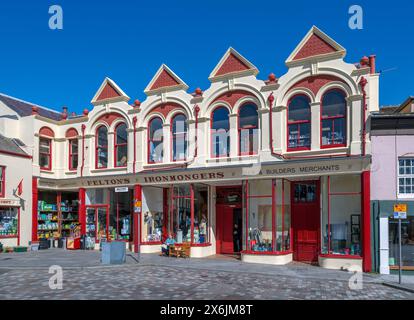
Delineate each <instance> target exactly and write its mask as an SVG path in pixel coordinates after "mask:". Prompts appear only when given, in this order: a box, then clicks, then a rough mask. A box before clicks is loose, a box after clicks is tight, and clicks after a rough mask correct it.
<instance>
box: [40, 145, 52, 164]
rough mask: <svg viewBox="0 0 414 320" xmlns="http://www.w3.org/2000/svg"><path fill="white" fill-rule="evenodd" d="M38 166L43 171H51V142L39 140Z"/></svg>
mask: <svg viewBox="0 0 414 320" xmlns="http://www.w3.org/2000/svg"><path fill="white" fill-rule="evenodd" d="M39 166H40V169H43V170H51V169H52V140H51V139H47V138H40V139H39Z"/></svg>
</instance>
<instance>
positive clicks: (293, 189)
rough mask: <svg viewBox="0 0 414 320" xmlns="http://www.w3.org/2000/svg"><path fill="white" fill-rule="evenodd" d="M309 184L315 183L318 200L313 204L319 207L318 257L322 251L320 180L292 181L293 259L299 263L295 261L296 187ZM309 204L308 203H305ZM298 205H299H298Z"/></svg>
mask: <svg viewBox="0 0 414 320" xmlns="http://www.w3.org/2000/svg"><path fill="white" fill-rule="evenodd" d="M301 183H302V184H307V183H308V184H309V183H315V184H316V200H315V202H312V204H314V203H316V204H317V205H318V219H317V221H318V228H317V237H316V241H317V245H316V250H317V255H319V253H320V251H321V219H320V217H321V214H320V212H321V202H320V200H321V195H320V193H321V181H320V179H319V180H307V181H291V189H290V203H291V230H292V233H291V239H292V240H291V249H292V252H293V257H294V260H295V261H297V260H296V259H295V250H296V238H295V223H294V220H295V210H294V207H295V201H294V197H295V185H296V184H301ZM305 204H307V203H305ZM296 205H297V204H296Z"/></svg>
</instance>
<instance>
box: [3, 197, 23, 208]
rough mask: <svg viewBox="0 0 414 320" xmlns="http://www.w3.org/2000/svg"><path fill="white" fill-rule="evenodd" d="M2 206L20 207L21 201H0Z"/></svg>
mask: <svg viewBox="0 0 414 320" xmlns="http://www.w3.org/2000/svg"><path fill="white" fill-rule="evenodd" d="M0 206H3V207H5V206H7V207H20V201H19V200H15V199H0Z"/></svg>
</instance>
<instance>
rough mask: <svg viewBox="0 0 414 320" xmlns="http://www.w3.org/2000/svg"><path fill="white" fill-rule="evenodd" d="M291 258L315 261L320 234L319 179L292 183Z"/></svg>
mask: <svg viewBox="0 0 414 320" xmlns="http://www.w3.org/2000/svg"><path fill="white" fill-rule="evenodd" d="M291 195H292V199H291V201H292V229H293V230H292V231H293V259H294V260H295V261H301V262H307V263H317V261H318V252H319V235H320V221H319V220H320V218H319V217H320V204H319V181H310V182H309V181H306V182H295V183H292V192H291Z"/></svg>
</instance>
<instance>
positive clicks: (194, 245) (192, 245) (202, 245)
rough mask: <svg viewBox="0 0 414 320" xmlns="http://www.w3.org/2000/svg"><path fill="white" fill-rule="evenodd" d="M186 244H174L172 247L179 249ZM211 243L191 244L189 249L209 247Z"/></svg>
mask: <svg viewBox="0 0 414 320" xmlns="http://www.w3.org/2000/svg"><path fill="white" fill-rule="evenodd" d="M184 244H187V243H175V244H174V245H175V246H177V247H181V246H182V245H184ZM210 246H211V243H193V244H191V247H210Z"/></svg>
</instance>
